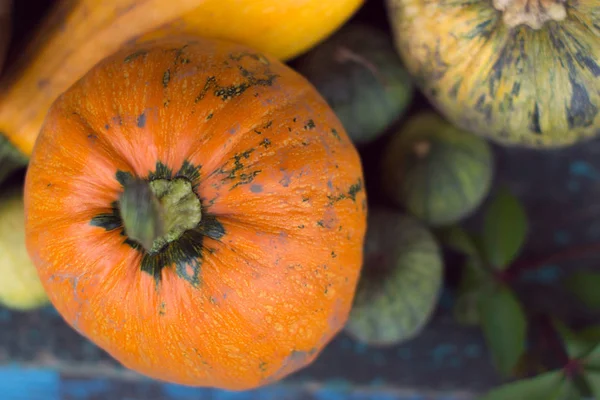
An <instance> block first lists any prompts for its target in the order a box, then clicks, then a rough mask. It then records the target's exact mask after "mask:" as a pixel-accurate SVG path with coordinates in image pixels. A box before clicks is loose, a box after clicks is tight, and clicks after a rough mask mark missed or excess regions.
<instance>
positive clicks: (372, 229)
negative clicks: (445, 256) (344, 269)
mask: <svg viewBox="0 0 600 400" xmlns="http://www.w3.org/2000/svg"><path fill="white" fill-rule="evenodd" d="M442 278H443V261H442V253H441V249H440V246H439V245H438V243H437V241H436V239H435V238H434V236H433V235H432V233H431V232H430V231H429V230H428V229H427V228H426V227H425V226H424V225H423V224H422V223H421V222H420V221H419V220H417V219H416V218H414V217H413V216H410V215H407V214H404V213H401V212H398V211H395V210H391V209H387V208H374V209H371V210H369V217H368V224H367V235H366V238H365V250H364V264H363V269H362V273H361V277H360V280H359V283H358V287H357V292H356V296H355V298H354V304H353V306H352V310H351V312H350V318H349V320H348V322H347V324H346V327H345V331H346V333H347V334H348V335H349V336H350V337H352V338H354V339H355V340H357V341H359V342H362V343H365V344H368V345H370V346H391V345H395V344H399V343H401V342H405V341H407V340H410V339H412V338H414V337H415V336H417V335H418V334H419V333H420V332H421V331H422V330H423V328H424V327H425V326H426V324H427V322H428V321H429V320H430V318H431V316H432V314H433V311H434V310H435V306H436V304H437V302H438V299H439V295H440V291H441V288H442Z"/></svg>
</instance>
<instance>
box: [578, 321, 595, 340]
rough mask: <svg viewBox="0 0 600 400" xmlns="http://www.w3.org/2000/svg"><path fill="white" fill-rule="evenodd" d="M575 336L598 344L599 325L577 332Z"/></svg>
mask: <svg viewBox="0 0 600 400" xmlns="http://www.w3.org/2000/svg"><path fill="white" fill-rule="evenodd" d="M577 336H579V337H580V338H582V339H584V340H587V341H588V342H592V343H600V325H592V326H588V327H587V328H583V329H580V330H579V331H577Z"/></svg>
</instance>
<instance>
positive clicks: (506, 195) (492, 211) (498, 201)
mask: <svg viewBox="0 0 600 400" xmlns="http://www.w3.org/2000/svg"><path fill="white" fill-rule="evenodd" d="M527 225H528V223H527V215H526V214H525V210H524V209H523V206H522V205H521V203H520V202H519V200H518V199H517V198H516V197H515V196H513V195H512V194H511V193H510V192H509V191H508V190H507V189H500V191H499V192H498V194H497V195H496V196H495V197H494V199H493V200H492V202H491V204H490V205H489V207H488V209H487V211H486V213H485V219H484V225H483V246H484V250H485V255H486V257H487V260H488V262H489V263H490V265H491V266H492V267H494V268H497V269H505V268H506V267H508V266H509V265H510V263H511V262H512V261H513V260H514V259H515V258H516V257H517V255H518V254H519V251H520V250H521V248H522V247H523V244H524V243H525V238H526V236H527V230H528V226H527Z"/></svg>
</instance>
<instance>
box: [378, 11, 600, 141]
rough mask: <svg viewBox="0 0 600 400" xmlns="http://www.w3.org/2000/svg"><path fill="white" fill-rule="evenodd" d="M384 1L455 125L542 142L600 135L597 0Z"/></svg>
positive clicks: (423, 79)
mask: <svg viewBox="0 0 600 400" xmlns="http://www.w3.org/2000/svg"><path fill="white" fill-rule="evenodd" d="M386 2H387V8H388V12H389V18H390V21H391V23H392V25H393V31H394V35H395V42H396V47H397V50H398V51H399V53H400V54H401V55H402V58H403V60H404V62H405V64H406V66H407V68H408V70H409V71H410V72H411V73H412V74H413V75H414V76H415V77H416V78H417V81H418V85H419V87H420V88H421V89H422V90H423V92H424V93H425V95H426V96H427V97H428V98H429V99H430V101H431V102H432V103H433V104H434V106H435V107H436V108H437V109H439V110H440V111H441V112H442V113H443V114H444V116H446V117H447V118H448V119H449V120H450V121H451V122H452V123H454V124H456V125H458V126H460V127H462V128H464V129H466V130H470V131H472V132H475V133H477V134H480V135H484V136H488V137H490V138H493V139H494V140H495V141H496V142H499V143H502V144H504V145H520V146H525V147H535V148H540V147H544V148H552V147H554V148H556V147H564V146H568V145H572V144H574V143H576V142H580V141H583V140H586V139H589V138H592V137H595V136H598V134H600V112H599V111H600V1H597V0H475V1H447V0H386Z"/></svg>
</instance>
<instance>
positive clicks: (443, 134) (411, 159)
mask: <svg viewBox="0 0 600 400" xmlns="http://www.w3.org/2000/svg"><path fill="white" fill-rule="evenodd" d="M492 177H493V156H492V151H491V148H490V146H489V144H488V143H487V142H486V140H485V139H483V138H481V137H478V136H476V135H473V134H471V133H468V132H465V131H462V130H460V129H458V128H456V127H455V126H453V125H452V124H450V123H449V122H447V121H445V120H444V119H443V118H442V117H440V116H439V115H438V114H436V113H434V112H432V111H424V112H421V113H420V114H416V115H414V116H412V117H411V118H410V119H409V120H408V121H407V122H406V124H405V125H404V126H403V128H402V129H401V130H399V131H398V132H397V133H396V134H395V135H393V136H392V137H391V139H390V142H389V144H388V145H387V146H386V147H385V150H384V153H383V159H382V179H383V188H384V191H385V192H386V193H387V195H388V196H389V198H390V199H391V200H392V201H393V202H394V203H395V204H396V205H398V206H402V207H404V208H405V209H406V210H407V211H408V212H409V213H410V214H412V215H414V216H416V217H418V218H420V219H421V220H423V221H424V222H426V223H427V224H428V225H430V226H443V225H449V224H452V223H455V222H458V221H460V220H461V219H463V218H465V217H467V216H468V215H469V214H471V213H472V212H473V211H475V210H476V209H477V207H478V206H479V205H480V204H481V203H482V202H483V199H484V198H485V196H486V195H487V193H488V192H489V189H490V186H491V182H492Z"/></svg>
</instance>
